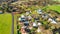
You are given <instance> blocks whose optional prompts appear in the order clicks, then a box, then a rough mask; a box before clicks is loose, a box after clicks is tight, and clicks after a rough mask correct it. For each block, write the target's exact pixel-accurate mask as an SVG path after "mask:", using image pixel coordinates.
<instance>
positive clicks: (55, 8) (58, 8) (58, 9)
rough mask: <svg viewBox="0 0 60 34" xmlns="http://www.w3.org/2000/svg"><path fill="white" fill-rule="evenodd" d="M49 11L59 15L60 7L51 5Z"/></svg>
mask: <svg viewBox="0 0 60 34" xmlns="http://www.w3.org/2000/svg"><path fill="white" fill-rule="evenodd" d="M49 9H52V10H55V11H57V12H59V13H60V5H52V6H49Z"/></svg>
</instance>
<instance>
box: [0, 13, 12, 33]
mask: <svg viewBox="0 0 60 34" xmlns="http://www.w3.org/2000/svg"><path fill="white" fill-rule="evenodd" d="M11 25H12V16H11V14H0V34H11Z"/></svg>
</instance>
